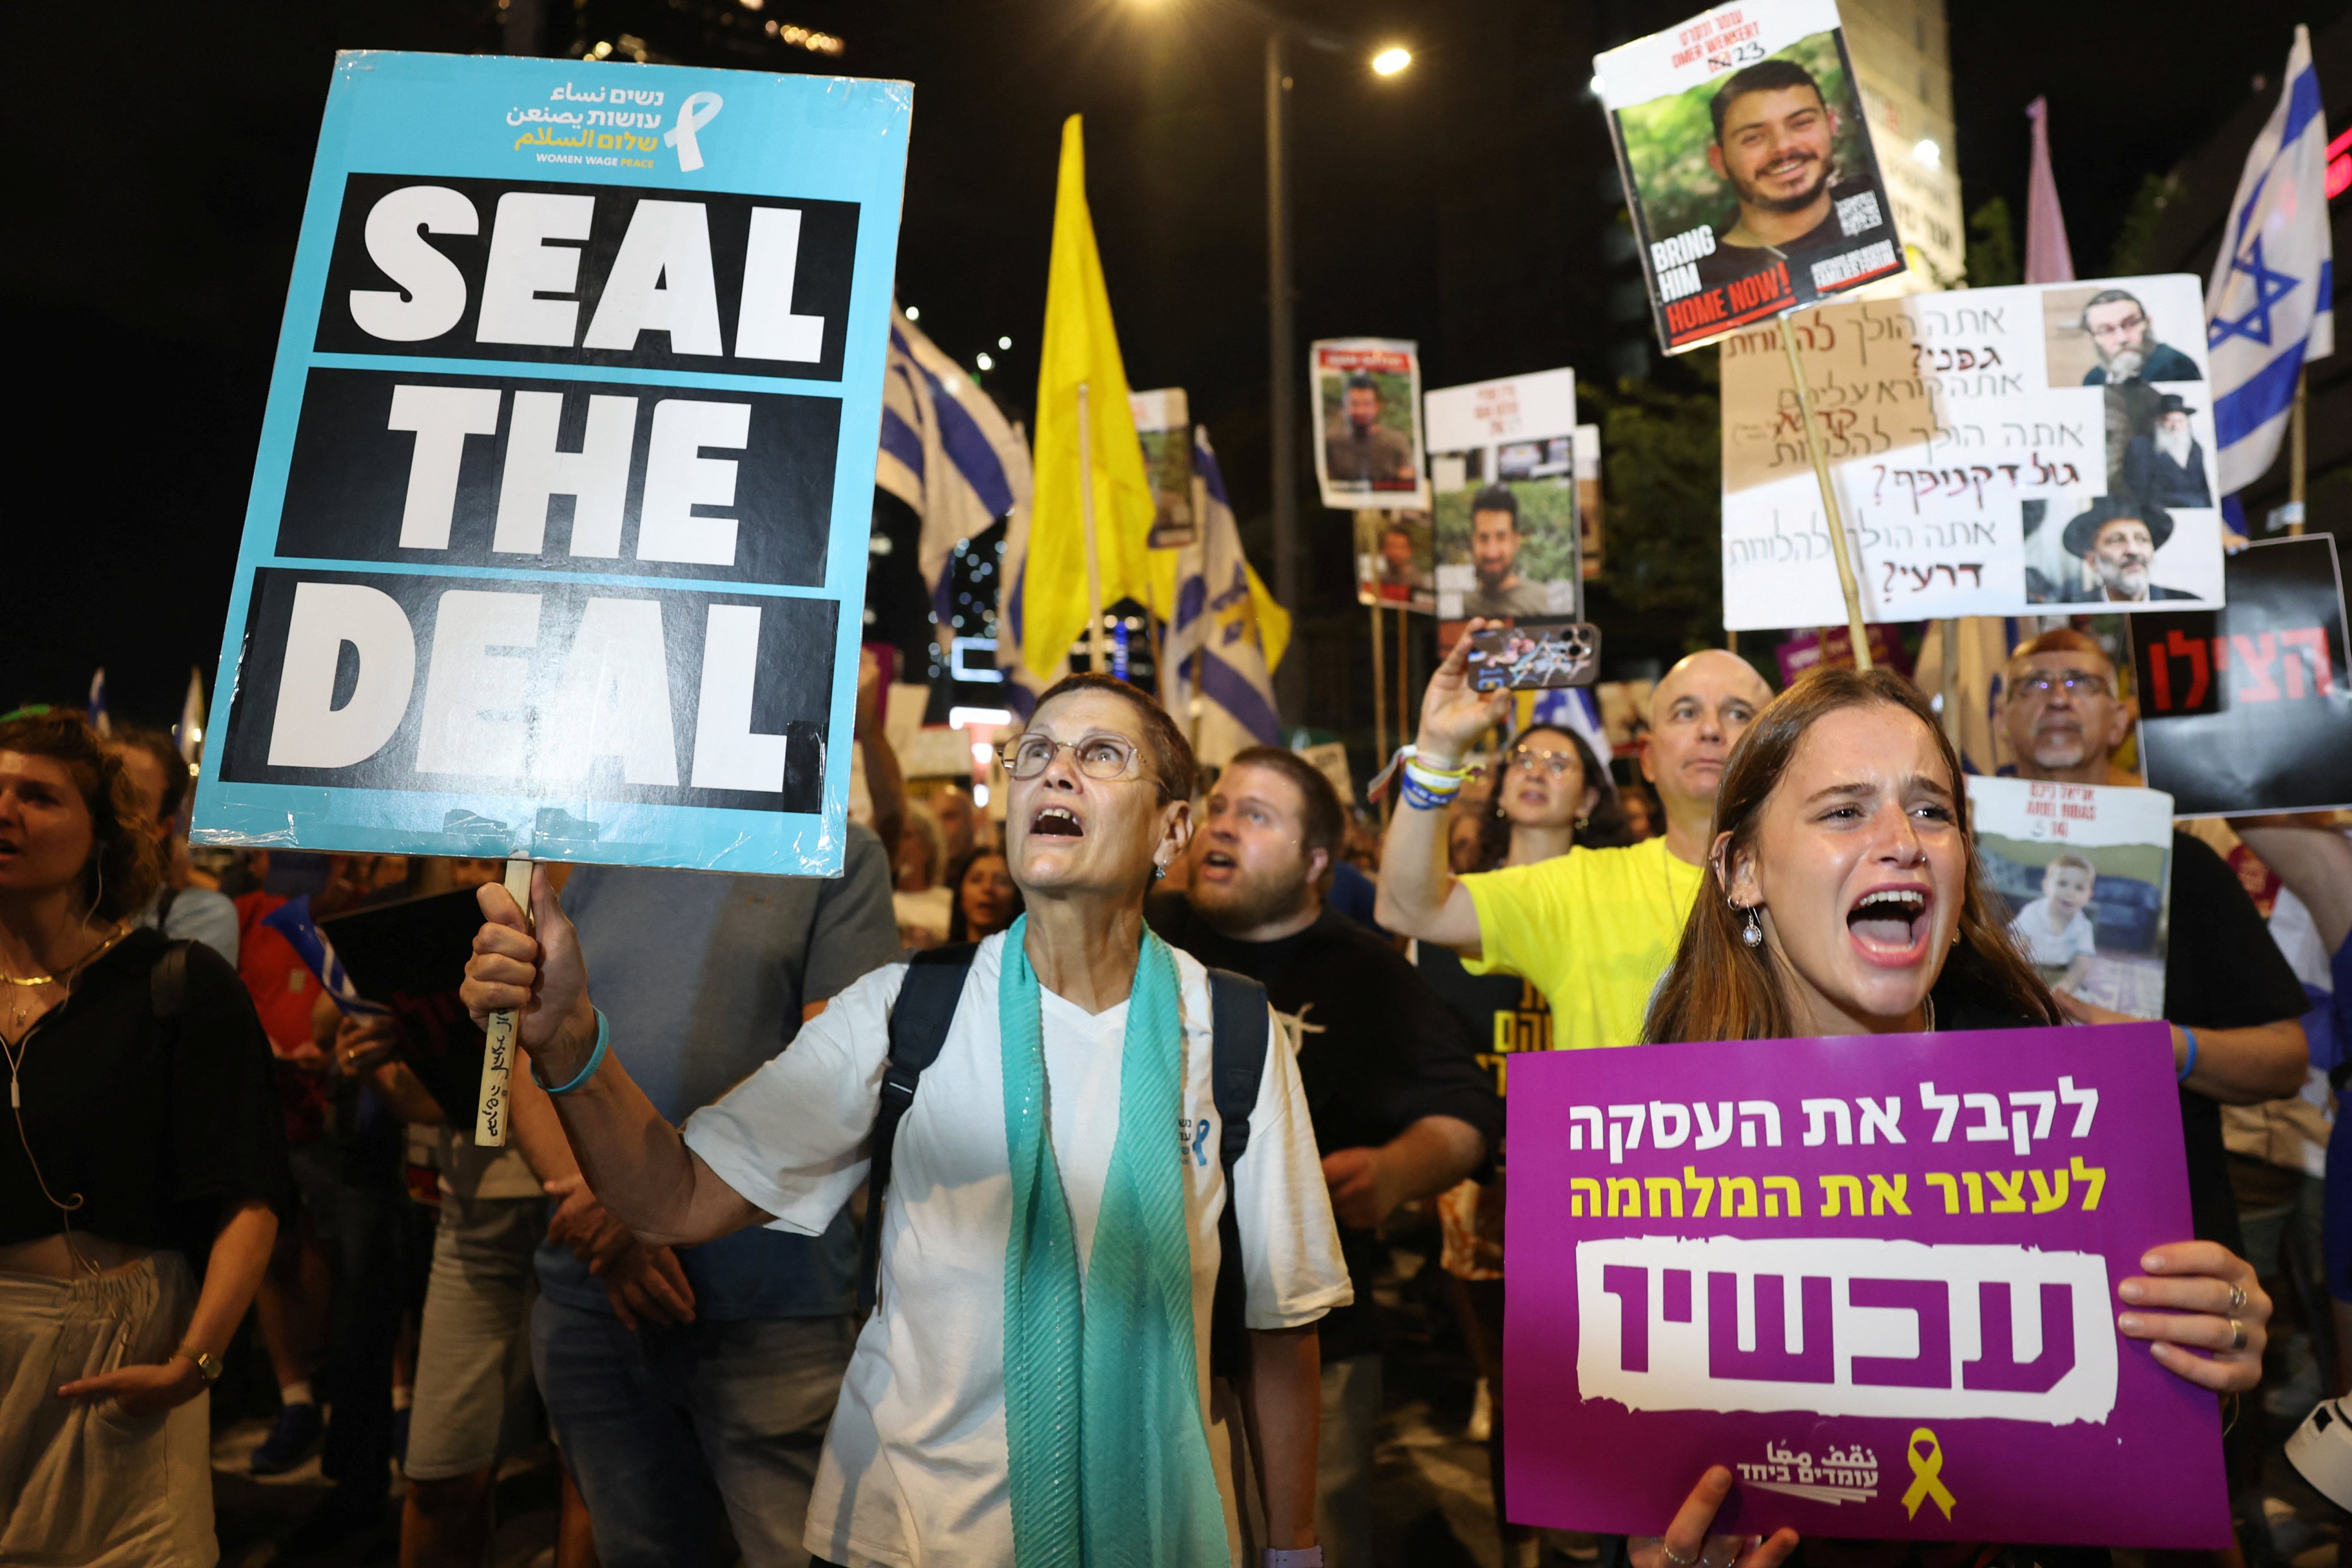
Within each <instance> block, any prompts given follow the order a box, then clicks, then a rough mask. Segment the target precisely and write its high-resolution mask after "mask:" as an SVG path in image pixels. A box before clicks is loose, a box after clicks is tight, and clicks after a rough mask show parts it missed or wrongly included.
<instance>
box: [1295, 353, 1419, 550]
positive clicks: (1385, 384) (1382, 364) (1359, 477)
mask: <svg viewBox="0 0 2352 1568" xmlns="http://www.w3.org/2000/svg"><path fill="white" fill-rule="evenodd" d="M1307 395H1308V397H1309V398H1311V399H1312V413H1313V415H1314V418H1315V431H1316V435H1315V479H1316V482H1317V483H1318V485H1320V486H1321V487H1322V491H1323V504H1324V505H1325V506H1328V507H1339V508H1341V509H1343V510H1404V511H1425V510H1428V507H1429V490H1428V488H1427V486H1426V485H1424V484H1423V481H1422V468H1421V454H1422V441H1421V353H1420V350H1419V348H1418V347H1417V346H1416V345H1415V344H1413V343H1412V342H1406V341H1404V340H1402V339H1399V338H1329V339H1326V340H1324V341H1322V342H1317V343H1314V344H1312V345H1310V347H1309V350H1308V353H1307Z"/></svg>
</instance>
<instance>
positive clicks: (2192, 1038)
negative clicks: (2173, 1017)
mask: <svg viewBox="0 0 2352 1568" xmlns="http://www.w3.org/2000/svg"><path fill="white" fill-rule="evenodd" d="M2173 1027H2174V1028H2176V1029H2178V1030H2179V1031H2180V1037H2181V1038H2182V1039H2184V1040H2187V1041H2188V1042H2189V1057H2188V1059H2187V1060H2185V1061H2183V1062H2182V1063H2181V1064H2180V1081H2181V1082H2183V1083H2187V1082H2188V1081H2189V1074H2190V1073H2193V1072H2195V1071H2196V1070H2197V1031H2196V1030H2194V1029H2192V1028H2190V1027H2189V1026H2188V1025H2186V1024H2175V1025H2173Z"/></svg>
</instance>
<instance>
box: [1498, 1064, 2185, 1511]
mask: <svg viewBox="0 0 2352 1568" xmlns="http://www.w3.org/2000/svg"><path fill="white" fill-rule="evenodd" d="M1511 1077H1512V1078H1513V1079H1514V1080H1515V1081H1514V1082H1513V1084H1512V1086H1511V1098H1510V1121H1511V1125H1510V1148H1511V1186H1510V1196H1509V1200H1508V1203H1509V1207H1508V1213H1507V1217H1506V1224H1507V1230H1508V1234H1509V1237H1510V1254H1511V1264H1510V1278H1509V1282H1508V1290H1509V1295H1508V1303H1507V1311H1506V1317H1505V1328H1504V1342H1505V1347H1506V1353H1505V1358H1504V1360H1505V1365H1506V1367H1507V1376H1508V1379H1509V1383H1508V1393H1507V1398H1508V1403H1509V1405H1510V1411H1511V1422H1510V1426H1509V1433H1508V1437H1507V1453H1506V1456H1505V1467H1506V1470H1507V1487H1508V1489H1509V1495H1510V1500H1511V1517H1512V1519H1513V1520H1514V1521H1517V1522H1519V1523H1524V1524H1537V1525H1543V1526H1548V1527H1550V1528H1554V1529H1565V1530H1588V1531H1602V1532H1608V1533H1618V1532H1625V1533H1635V1534H1643V1535H1655V1534H1657V1533H1658V1532H1659V1531H1662V1530H1663V1529H1664V1527H1665V1525H1666V1523H1667V1522H1668V1521H1670V1520H1672V1519H1673V1518H1674V1516H1675V1510H1676V1509H1677V1508H1678V1507H1679V1506H1680V1504H1681V1503H1682V1500H1683V1499H1684V1498H1685V1496H1686V1495H1687V1494H1688V1492H1689V1490H1690V1489H1691V1487H1692V1485H1693V1484H1694V1483H1695V1482H1696V1481H1697V1479H1698V1478H1699V1476H1700V1475H1701V1474H1702V1473H1704V1472H1705V1470H1706V1468H1707V1467H1708V1466H1710V1465H1724V1466H1727V1467H1728V1468H1730V1469H1731V1472H1732V1474H1733V1475H1734V1476H1735V1477H1736V1478H1738V1484H1737V1486H1736V1488H1735V1489H1734V1491H1733V1494H1732V1499H1731V1501H1730V1503H1729V1504H1727V1510H1726V1511H1725V1512H1724V1513H1722V1514H1719V1515H1718V1516H1717V1529H1719V1530H1724V1531H1731V1532H1737V1533H1746V1532H1750V1531H1772V1530H1774V1529H1777V1528H1779V1527H1780V1526H1782V1525H1790V1526H1793V1527H1795V1528H1796V1530H1797V1531H1799V1532H1800V1533H1801V1534H1803V1535H1806V1536H1832V1537H1846V1538H1857V1539H1863V1540H1894V1539H1913V1540H1935V1541H1972V1542H2041V1543H2049V1544H2080V1545H2116V1546H2141V1547H2218V1546H2226V1545H2228V1544H2229V1543H2230V1541H2231V1531H2230V1511H2229V1499H2228V1494H2227V1491H2226V1489H2225V1486H2224V1483H2223V1474H2222V1463H2221V1412H2220V1406H2219V1402H2218V1401H2216V1400H2215V1398H2214V1397H2213V1395H2212V1394H2209V1393H2207V1392H2205V1391H2204V1390H2202V1389H2200V1388H2197V1387H2195V1386H2193V1385H2191V1384H2189V1383H2187V1382H2185V1381H2183V1380H2182V1379H2180V1378H2179V1377H2176V1376H2174V1375H2173V1374H2172V1373H2169V1372H2167V1371H2166V1370H2165V1369H2164V1368H2163V1367H2161V1366H2159V1365H2158V1364H2157V1363H2156V1361H2155V1359H2154V1358H2153V1357H2152V1356H2150V1355H2149V1354H2148V1352H2147V1346H2146V1345H2145V1344H2144V1343H2142V1342H2137V1341H2132V1340H2126V1339H2125V1338H2123V1337H2122V1336H2121V1335H2120V1334H2119V1333H2118V1332H2117V1331H2116V1321H2115V1320H2116V1312H2117V1311H2118V1310H2120V1304H2119V1303H2118V1302H2117V1300H2116V1294H2115V1290H2116V1285H2117V1283H2119V1282H2120V1281H2121V1280H2122V1279H2125V1278H2126V1277H2127V1276H2129V1275H2133V1274H2137V1273H2139V1272H2140V1271H2141V1270H2140V1266H2139V1258H2141V1256H2142V1255H2143V1254H2144V1253H2145V1252H2146V1251H2147V1249H2148V1248H2149V1247H2152V1246H2156V1245H2158V1244H2161V1243H2166V1242H2177V1241H2185V1240H2187V1239H2189V1178H2188V1173H2187V1168H2186V1165H2185V1163H2184V1160H2183V1155H2182V1149H2181V1136H2180V1112H2179V1104H2178V1099H2177V1095H2176V1091H2175V1087H2174V1084H2173V1076H2172V1047H2171V1040H2170V1037H2169V1035H2168V1031H2167V1030H2166V1028H2165V1026H2163V1025H2161V1024H2152V1023H2151V1024H2118V1025H2114V1026H2105V1027H2096V1028H2092V1027H2078V1028H2056V1029H2014V1030H1980V1031H1970V1030H1956V1031H1952V1032H1948V1033H1944V1034H1932V1035H1909V1036H1891V1037H1889V1036H1881V1037H1850V1038H1843V1039H1812V1040H1759V1041H1753V1042H1747V1043H1736V1044H1713V1045H1676V1046H1644V1047H1637V1048H1633V1049H1628V1050H1612V1051H1578V1052H1574V1053H1561V1054H1558V1055H1552V1056H1529V1057H1524V1058H1519V1060H1518V1062H1517V1065H1516V1066H1515V1067H1514V1068H1512V1070H1511ZM1702 1097H1703V1098H1702Z"/></svg>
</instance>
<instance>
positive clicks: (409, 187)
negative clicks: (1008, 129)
mask: <svg viewBox="0 0 2352 1568" xmlns="http://www.w3.org/2000/svg"><path fill="white" fill-rule="evenodd" d="M911 96H912V94H911V89H909V88H908V87H907V86H906V85H905V84H903V83H890V82H868V81H855V80H834V79H822V78H816V77H790V76H762V75H752V74H745V73H737V72H729V71H710V70H698V69H686V68H671V67H666V66H634V65H618V64H583V63H582V62H578V61H566V60H546V59H523V58H464V57H455V56H436V55H408V54H383V53H366V52H358V53H345V54H342V55H341V56H339V57H338V58H337V59H336V63H335V69H334V77H333V81H332V84H331V90H330V92H329V95H328V100H327V112H326V118H325V121H324V123H323V125H322V126H321V129H320V139H319V148H318V154H317V159H316V162H315V163H314V165H313V169H312V174H311V180H310V195H309V201H308V205H307V207H306V209H305V212H304V216H303V223H302V231H301V237H300V242H299V247H298V249H297V252H296V257H295V265H294V273H293V279H292V283H291V287H290V291H289V296H288V300H287V307H286V314H285V326H284V329H283V332H282V335H281V337H280V340H279V343H278V357H277V363H276V368H275V372H274V374H273V376H272V379H271V384H270V394H269V402H268V411H267V413H266V416H265V418H264V422H263V428H262V437H261V445H260V451H259V455H258V458H257V461H256V465H255V469H254V481H253V489H252V498H251V500H250V503H249V505H248V508H247V515H246V523H245V534H244V540H243V542H242V544H241V546H240V548H239V552H238V556H237V563H236V580H235V584H234V587H233V590H232V595H231V599H230V605H229V616H228V625H227V626H226V631H225V633H224V636H223V641H222V654H221V661H220V673H219V679H218V683H217V687H216V689H215V696H214V711H215V713H217V714H221V715H225V721H224V723H223V724H222V726H221V733H220V735H219V737H218V743H217V744H215V745H212V746H209V747H207V748H206V752H205V763H204V773H203V776H202V778H201V781H200V784H199V790H198V795H197V801H196V808H195V816H194V831H193V834H192V837H193V840H194V842H195V843H198V844H211V845H266V846H269V847H285V848H296V847H299V848H303V849H341V850H361V851H374V852H381V853H392V854H442V855H468V856H481V855H495V856H507V855H528V856H530V857H531V858H539V859H550V860H595V861H606V862H618V863H625V864H633V865H647V866H682V867H694V868H709V869H721V868H723V869H728V870H738V871H761V872H775V873H787V874H797V875H808V876H825V875H832V874H835V873H836V872H837V871H838V870H839V868H840V866H841V858H842V845H843V831H844V827H845V821H846V806H847V796H848V789H849V752H850V748H849V747H848V746H847V745H846V744H841V743H837V742H845V741H846V739H847V737H848V735H849V732H850V720H851V706H852V700H853V698H854V696H855V691H856V671H857V647H856V643H857V637H858V632H859V609H860V606H861V605H862V602H863V597H864V585H865V570H866V535H867V532H868V523H869V511H870V498H869V491H870V490H871V489H872V487H873V483H874V466H875V442H874V438H873V434H872V433H873V431H874V430H875V428H876V427H877V425H878V423H879V420H880V396H881V378H882V369H883V355H884V349H885V345H886V343H887V336H888V309H889V293H890V279H891V272H892V258H893V256H894V254H895V251H896V248H897V237H898V200H899V189H900V184H901V181H902V177H903V174H904V165H905V159H906V146H907V133H908V125H909V119H910V113H911V108H910V106H911Z"/></svg>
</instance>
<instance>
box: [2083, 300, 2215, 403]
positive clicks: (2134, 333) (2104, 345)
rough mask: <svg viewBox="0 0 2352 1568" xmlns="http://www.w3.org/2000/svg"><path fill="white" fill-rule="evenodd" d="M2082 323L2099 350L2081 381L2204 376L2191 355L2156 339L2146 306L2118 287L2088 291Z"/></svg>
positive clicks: (2101, 383) (2098, 382) (2113, 382)
mask: <svg viewBox="0 0 2352 1568" xmlns="http://www.w3.org/2000/svg"><path fill="white" fill-rule="evenodd" d="M2082 328H2083V331H2085V332H2087V333H2089V334H2090V338H2091V346H2092V347H2093V348H2094V349H2096V350H2097V351H2098V354H2099V363H2097V364H2095V365H2093V366H2092V367H2091V368H2090V369H2089V370H2087V371H2084V373H2083V384H2084V386H2112V385H2116V384H2121V383H2124V382H2126V381H2143V382H2146V381H2202V380H2204V379H2205V377H2204V374H2203V373H2201V372H2200V371H2199V370H2198V368H2197V362H2196V361H2195V360H2192V359H2190V358H2189V356H2188V355H2187V354H2185V353H2181V352H2180V351H2179V349H2176V348H2174V347H2172V346H2171V345H2170V344H2168V343H2160V342H2157V340H2156V329H2155V328H2154V327H2152V326H2150V325H2149V324H2148V320H2147V308H2146V307H2145V306H2143V305H2142V304H2141V303H2140V302H2139V300H2138V299H2137V297H2136V296H2134V295H2132V294H2129V293H2126V291H2125V290H2123V289H2100V290H2099V291H2098V292H2097V293H2095V294H2094V295H2092V296H2091V299H2090V302H2089V303H2088V304H2086V305H2084V307H2083V318H2082Z"/></svg>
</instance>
